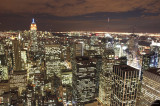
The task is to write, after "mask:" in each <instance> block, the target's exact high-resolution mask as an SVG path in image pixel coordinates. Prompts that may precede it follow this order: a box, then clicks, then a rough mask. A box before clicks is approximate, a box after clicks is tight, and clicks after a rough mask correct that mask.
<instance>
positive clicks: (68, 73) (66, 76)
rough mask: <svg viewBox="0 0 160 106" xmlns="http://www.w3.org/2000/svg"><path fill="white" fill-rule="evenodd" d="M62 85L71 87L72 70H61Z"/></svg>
mask: <svg viewBox="0 0 160 106" xmlns="http://www.w3.org/2000/svg"><path fill="white" fill-rule="evenodd" d="M61 79H62V85H70V86H72V70H70V69H62V70H61Z"/></svg>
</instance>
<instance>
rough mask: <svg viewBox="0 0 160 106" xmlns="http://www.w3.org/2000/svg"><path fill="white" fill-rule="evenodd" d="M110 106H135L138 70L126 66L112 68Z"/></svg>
mask: <svg viewBox="0 0 160 106" xmlns="http://www.w3.org/2000/svg"><path fill="white" fill-rule="evenodd" d="M112 79H113V85H112V90H113V92H112V95H111V106H135V105H136V102H137V100H136V98H137V91H138V84H139V70H137V69H135V68H133V67H130V66H128V65H114V66H113V78H112Z"/></svg>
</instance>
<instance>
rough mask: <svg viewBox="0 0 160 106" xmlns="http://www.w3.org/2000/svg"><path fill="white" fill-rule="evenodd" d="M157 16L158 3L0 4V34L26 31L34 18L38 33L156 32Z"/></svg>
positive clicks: (45, 0)
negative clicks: (72, 31)
mask: <svg viewBox="0 0 160 106" xmlns="http://www.w3.org/2000/svg"><path fill="white" fill-rule="evenodd" d="M159 14H160V0H0V23H1V24H0V30H3V29H13V30H16V29H21V30H25V29H26V30H28V29H29V25H30V23H31V18H32V17H34V18H36V23H37V25H38V30H50V29H51V30H54V31H71V30H95V31H126V32H131V30H132V27H133V26H136V29H137V30H136V31H137V32H146V31H149V32H159V29H160V22H159V19H160V15H159ZM108 17H110V23H109V25H108V23H107V19H108ZM108 26H109V28H108Z"/></svg>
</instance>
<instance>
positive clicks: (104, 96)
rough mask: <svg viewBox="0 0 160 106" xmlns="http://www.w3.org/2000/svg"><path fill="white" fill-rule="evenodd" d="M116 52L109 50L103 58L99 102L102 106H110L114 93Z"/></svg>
mask: <svg viewBox="0 0 160 106" xmlns="http://www.w3.org/2000/svg"><path fill="white" fill-rule="evenodd" d="M114 59H115V54H114V50H113V49H110V48H107V49H105V50H104V53H103V56H102V71H101V73H100V82H99V97H98V101H99V103H100V104H101V105H106V106H109V105H110V98H111V93H112V89H111V87H112V83H113V82H112V70H113V65H114V63H115V60H114Z"/></svg>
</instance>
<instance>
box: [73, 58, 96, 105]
mask: <svg viewBox="0 0 160 106" xmlns="http://www.w3.org/2000/svg"><path fill="white" fill-rule="evenodd" d="M72 68H73V79H72V87H73V92H72V95H73V105H80V106H84V105H85V104H86V103H90V102H92V101H94V100H95V92H96V91H95V90H96V88H95V87H96V83H95V74H96V63H95V61H93V60H92V59H90V58H89V57H85V56H82V57H76V59H75V60H74V62H73V67H72Z"/></svg>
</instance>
